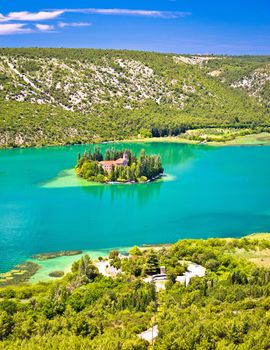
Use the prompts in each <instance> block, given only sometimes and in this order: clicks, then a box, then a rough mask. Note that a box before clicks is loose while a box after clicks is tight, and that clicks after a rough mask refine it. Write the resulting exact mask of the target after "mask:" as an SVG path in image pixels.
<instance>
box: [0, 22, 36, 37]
mask: <svg viewBox="0 0 270 350" xmlns="http://www.w3.org/2000/svg"><path fill="white" fill-rule="evenodd" d="M24 33H32V29H30V28H25V24H22V23H9V24H0V35H9V34H24Z"/></svg>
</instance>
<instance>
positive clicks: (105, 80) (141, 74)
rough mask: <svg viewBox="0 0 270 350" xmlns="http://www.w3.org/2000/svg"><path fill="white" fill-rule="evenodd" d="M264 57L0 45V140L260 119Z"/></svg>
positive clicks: (266, 80)
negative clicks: (0, 46) (14, 47)
mask: <svg viewBox="0 0 270 350" xmlns="http://www.w3.org/2000/svg"><path fill="white" fill-rule="evenodd" d="M269 62H270V57H224V56H223V57H215V56H186V55H185V56H183V55H172V54H157V53H146V52H136V51H113V50H88V49H0V131H1V138H0V145H2V147H5V146H8V145H11V146H12V145H13V146H14V145H15V146H29V145H39V144H48V143H50V141H49V140H54V141H53V143H56V144H58V143H60V144H62V143H63V144H64V143H67V142H72V143H73V142H88V141H91V140H92V139H93V138H97V139H99V138H100V139H115V138H120V137H121V136H123V137H124V136H125V137H126V136H134V135H135V136H136V135H137V134H138V133H140V132H141V130H142V129H143V130H145V131H146V132H147V133H152V131H153V129H157V128H158V129H159V134H162V133H163V134H164V135H166V134H171V133H178V132H175V130H176V129H177V130H178V131H179V132H181V131H182V130H183V129H187V128H191V127H199V126H207V127H211V126H217V125H218V126H222V125H225V126H234V127H235V126H239V127H247V126H248V127H249V126H251V125H256V126H261V127H266V126H268V124H269V109H268V107H269V105H270V97H269V96H270V94H269V86H270V74H269V72H270V69H269V67H270V65H269ZM119 127H120V129H122V130H121V132H119ZM33 129H34V130H36V132H34V131H33ZM165 129H168V130H167V131H166V130H165ZM109 130H110V132H109ZM162 130H163V131H162ZM164 130H165V132H164ZM172 130H174V131H172ZM164 135H163V136H164ZM51 142H52V141H51Z"/></svg>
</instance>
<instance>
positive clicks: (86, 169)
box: [75, 147, 164, 183]
mask: <svg viewBox="0 0 270 350" xmlns="http://www.w3.org/2000/svg"><path fill="white" fill-rule="evenodd" d="M163 171H164V169H163V167H162V164H161V159H160V156H159V155H146V154H145V151H144V150H143V149H142V150H141V152H140V156H139V157H137V156H136V154H135V153H133V152H132V150H116V149H114V148H112V149H107V150H106V151H105V156H103V154H102V152H101V150H100V148H99V147H95V149H94V152H93V153H92V152H91V150H89V151H88V152H84V153H83V155H82V156H81V154H80V153H79V154H78V160H77V164H76V167H75V172H76V174H77V175H78V176H80V177H82V178H83V179H86V180H88V181H93V182H100V183H144V182H150V181H154V180H156V179H158V178H160V177H161V176H162V175H163Z"/></svg>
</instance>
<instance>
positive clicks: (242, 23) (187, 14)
mask: <svg viewBox="0 0 270 350" xmlns="http://www.w3.org/2000/svg"><path fill="white" fill-rule="evenodd" d="M0 47H87V48H112V49H129V50H145V51H158V52H174V53H191V54H196V53H197V54H206V53H208V54H211V53H213V54H236V55H244V54H258V55H267V54H270V0H256V1H253V0H125V1H120V0H110V1H105V0H97V1H92V0H65V1H63V0H42V1H41V0H12V1H11V0H1V1H0Z"/></svg>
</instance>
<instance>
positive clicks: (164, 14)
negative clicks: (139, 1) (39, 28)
mask: <svg viewBox="0 0 270 350" xmlns="http://www.w3.org/2000/svg"><path fill="white" fill-rule="evenodd" d="M63 11H64V12H71V13H72V12H73V13H76V12H77V13H89V14H94V15H95V14H96V15H122V16H143V17H159V18H178V17H185V16H188V15H191V13H190V12H179V11H155V10H152V11H151V10H129V9H119V8H113V9H100V8H85V9H65V10H63Z"/></svg>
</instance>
